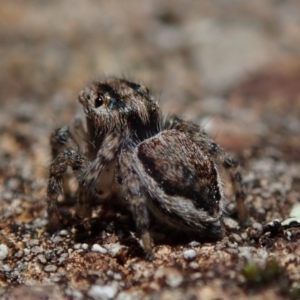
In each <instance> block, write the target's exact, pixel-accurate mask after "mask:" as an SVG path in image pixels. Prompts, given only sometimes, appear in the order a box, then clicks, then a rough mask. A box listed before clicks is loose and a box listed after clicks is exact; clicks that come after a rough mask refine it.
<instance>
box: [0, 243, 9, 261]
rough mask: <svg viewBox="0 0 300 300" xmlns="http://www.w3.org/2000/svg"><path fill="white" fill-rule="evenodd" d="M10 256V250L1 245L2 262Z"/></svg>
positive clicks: (0, 257)
mask: <svg viewBox="0 0 300 300" xmlns="http://www.w3.org/2000/svg"><path fill="white" fill-rule="evenodd" d="M7 256H8V248H7V246H6V245H5V244H0V260H3V259H5V258H6V257H7Z"/></svg>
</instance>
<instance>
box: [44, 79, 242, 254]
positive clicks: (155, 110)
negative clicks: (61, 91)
mask: <svg viewBox="0 0 300 300" xmlns="http://www.w3.org/2000/svg"><path fill="white" fill-rule="evenodd" d="M79 101H80V103H81V104H82V105H83V107H84V111H85V115H86V129H85V128H84V125H83V123H82V122H81V121H80V120H78V119H77V120H76V122H74V126H73V127H74V128H73V131H72V133H71V132H70V131H69V130H68V128H67V127H61V128H59V129H57V130H56V131H55V132H54V133H53V134H52V136H51V146H52V155H53V159H54V160H53V162H52V164H51V167H50V178H49V182H48V190H47V204H48V215H49V224H50V226H51V227H53V228H57V227H58V225H59V223H60V218H61V217H60V215H59V211H58V208H57V198H58V196H59V195H60V194H62V193H63V194H64V195H65V196H68V195H69V188H68V183H67V179H66V176H65V172H66V169H67V167H68V166H70V167H71V168H72V169H73V170H74V171H76V176H77V178H78V183H79V187H78V202H77V206H76V212H77V215H78V216H79V217H81V218H85V217H89V216H90V215H91V208H92V206H93V204H94V202H95V199H101V200H103V201H114V199H116V198H117V199H121V200H122V199H123V200H124V201H123V202H124V204H125V205H127V206H128V208H129V210H130V211H131V213H132V216H133V218H134V219H135V221H136V226H137V229H138V231H139V232H140V234H141V238H142V243H143V247H144V249H145V251H146V252H147V253H148V254H151V252H152V246H151V236H150V233H149V223H150V216H152V217H154V218H156V219H158V220H160V221H161V222H163V223H165V224H166V225H169V226H171V227H176V228H177V229H179V230H185V231H192V232H196V233H198V234H199V235H201V236H208V237H209V238H219V237H220V236H221V234H222V226H221V218H222V215H223V210H224V207H225V202H226V201H225V196H224V192H223V185H222V182H223V181H222V176H221V173H222V172H220V170H225V171H227V173H228V174H229V176H230V178H231V181H232V186H233V189H234V191H235V196H236V201H237V211H238V214H239V217H240V220H241V221H245V220H246V219H247V212H246V209H245V206H244V198H245V194H244V191H243V186H242V183H241V175H240V172H239V170H238V164H237V163H236V162H235V161H234V160H233V159H232V158H230V157H229V156H228V155H227V154H226V152H224V151H223V150H222V149H221V148H220V147H219V146H218V145H217V144H216V143H215V142H214V141H213V140H211V139H210V138H209V137H208V136H207V135H206V134H205V133H204V132H203V131H202V130H201V129H200V128H199V126H197V125H195V124H193V123H191V122H188V121H184V120H182V119H180V118H178V117H175V116H170V117H168V118H166V119H165V120H163V119H162V117H161V112H160V109H159V106H158V104H157V103H156V102H155V100H154V99H153V97H152V96H151V95H150V94H149V91H148V89H147V88H145V87H144V86H142V85H138V84H136V83H133V82H130V81H127V80H124V79H111V80H108V81H105V82H95V83H94V84H92V85H91V86H88V87H87V88H85V89H84V90H83V91H82V92H81V93H80V95H79ZM76 145H77V146H76ZM82 146H83V147H82ZM82 148H83V149H84V150H83V151H82V152H80V151H79V150H78V149H82Z"/></svg>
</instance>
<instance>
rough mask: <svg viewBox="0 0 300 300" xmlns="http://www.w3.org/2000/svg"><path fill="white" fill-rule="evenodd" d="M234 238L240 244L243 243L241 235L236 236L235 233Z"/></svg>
mask: <svg viewBox="0 0 300 300" xmlns="http://www.w3.org/2000/svg"><path fill="white" fill-rule="evenodd" d="M232 238H233V239H234V240H235V241H236V242H237V243H238V244H240V243H241V242H242V238H241V236H239V235H238V234H236V233H233V234H232Z"/></svg>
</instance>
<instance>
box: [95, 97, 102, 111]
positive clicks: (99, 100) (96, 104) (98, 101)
mask: <svg viewBox="0 0 300 300" xmlns="http://www.w3.org/2000/svg"><path fill="white" fill-rule="evenodd" d="M102 104H103V99H102V98H101V97H98V98H96V100H95V108H98V107H100V106H101V105H102Z"/></svg>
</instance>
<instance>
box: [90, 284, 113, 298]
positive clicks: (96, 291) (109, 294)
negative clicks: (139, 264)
mask: <svg viewBox="0 0 300 300" xmlns="http://www.w3.org/2000/svg"><path fill="white" fill-rule="evenodd" d="M117 292H118V289H117V287H116V286H109V285H106V286H100V285H93V286H92V287H91V288H90V290H89V291H88V296H90V297H91V298H92V299H97V300H98V299H99V300H100V299H101V300H102V299H114V297H115V296H116V294H117Z"/></svg>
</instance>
